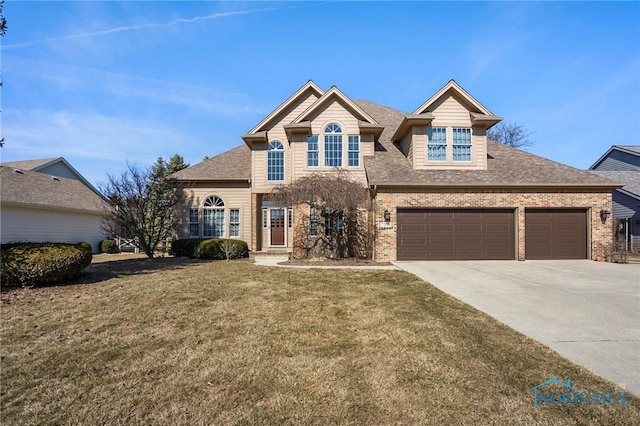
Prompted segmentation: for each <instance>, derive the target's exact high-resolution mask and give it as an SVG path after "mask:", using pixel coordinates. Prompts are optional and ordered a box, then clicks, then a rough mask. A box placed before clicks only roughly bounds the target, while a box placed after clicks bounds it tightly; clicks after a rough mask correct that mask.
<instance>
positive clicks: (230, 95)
mask: <svg viewBox="0 0 640 426" xmlns="http://www.w3.org/2000/svg"><path fill="white" fill-rule="evenodd" d="M11 59H12V60H11V65H12V67H11V69H10V72H11V73H13V74H14V77H13V80H14V84H17V82H19V81H22V80H27V81H30V84H31V85H32V86H33V85H34V84H35V82H38V81H40V82H42V83H43V85H44V86H45V87H47V88H48V90H51V89H55V88H57V89H60V90H61V91H62V92H73V93H76V94H78V93H83V92H85V91H86V92H87V93H89V92H90V93H91V96H92V99H96V96H102V95H104V96H107V97H108V98H109V99H113V100H116V101H117V100H120V101H122V100H124V99H126V100H128V101H135V100H138V101H143V102H147V103H148V104H149V105H163V104H164V105H175V106H177V107H180V108H182V109H188V110H192V111H194V112H199V113H206V114H207V115H209V116H211V117H223V118H225V119H231V120H234V121H236V120H242V121H245V120H246V119H247V117H249V119H250V120H251V119H258V118H259V117H258V116H260V115H264V114H266V113H268V110H269V107H268V106H267V105H266V104H264V103H262V102H260V101H257V100H256V99H254V98H253V97H251V96H249V95H246V94H241V93H235V92H231V91H227V90H220V89H216V88H212V87H206V86H202V85H197V84H188V83H182V82H176V81H170V80H162V79H155V78H148V77H139V76H135V75H130V74H123V73H117V72H113V71H105V70H101V69H96V68H90V67H82V66H76V65H69V64H61V63H57V62H50V61H26V60H23V59H21V58H19V57H12V58H11ZM101 94H102V95H101ZM10 107H11V105H9V104H6V105H5V108H6V109H8V108H10ZM254 115H255V117H254Z"/></svg>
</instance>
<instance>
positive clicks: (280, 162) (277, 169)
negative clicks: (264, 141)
mask: <svg viewBox="0 0 640 426" xmlns="http://www.w3.org/2000/svg"><path fill="white" fill-rule="evenodd" d="M267 180H269V181H281V180H284V146H283V145H282V143H281V142H280V141H272V142H271V143H269V147H268V148H267Z"/></svg>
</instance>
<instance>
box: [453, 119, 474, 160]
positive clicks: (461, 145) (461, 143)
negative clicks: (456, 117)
mask: <svg viewBox="0 0 640 426" xmlns="http://www.w3.org/2000/svg"><path fill="white" fill-rule="evenodd" d="M453 161H471V129H468V128H455V127H454V128H453Z"/></svg>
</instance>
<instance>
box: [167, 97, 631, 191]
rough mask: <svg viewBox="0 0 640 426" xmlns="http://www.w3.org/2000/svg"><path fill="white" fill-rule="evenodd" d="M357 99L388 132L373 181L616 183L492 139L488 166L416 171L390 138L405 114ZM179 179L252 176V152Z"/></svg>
mask: <svg viewBox="0 0 640 426" xmlns="http://www.w3.org/2000/svg"><path fill="white" fill-rule="evenodd" d="M355 103H356V104H357V105H358V106H359V107H360V108H362V109H363V110H365V111H366V112H367V113H368V114H369V115H371V116H372V117H373V118H374V119H375V120H376V121H377V122H378V123H379V124H380V125H382V126H384V130H383V132H382V134H381V136H380V137H379V143H376V148H375V155H374V156H372V157H365V159H364V165H365V169H366V173H367V178H368V179H369V183H370V184H372V185H408V186H416V185H419V186H432V185H435V186H511V187H513V186H522V187H525V186H582V187H610V188H614V187H616V186H619V185H616V182H614V181H611V180H609V179H606V178H605V177H601V176H598V175H595V174H592V173H589V172H587V171H584V170H579V169H575V168H573V167H570V166H567V165H564V164H560V163H557V162H555V161H551V160H548V159H546V158H543V157H539V156H537V155H534V154H531V153H528V152H525V151H522V150H519V149H515V148H510V147H507V146H504V145H500V144H497V143H495V142H491V141H488V142H487V149H488V155H489V156H488V160H487V162H488V168H487V170H413V167H412V164H411V161H410V160H409V159H408V158H407V157H405V155H404V154H403V153H402V152H401V151H400V148H399V146H398V145H397V144H395V143H393V142H392V141H391V137H392V136H393V133H394V132H395V130H396V129H397V128H398V126H399V125H400V123H401V122H402V120H403V118H404V117H405V116H406V115H407V113H405V112H402V111H398V110H396V109H393V108H389V107H386V106H384V105H380V104H377V103H375V102H371V101H368V100H358V101H355ZM170 178H174V179H179V180H220V181H223V180H249V179H251V150H250V148H249V147H247V146H246V145H241V146H238V147H236V148H233V149H232V150H230V151H226V152H224V153H222V154H220V155H217V156H215V157H213V158H209V159H207V160H205V161H203V162H201V163H198V164H196V165H194V166H192V167H189V168H187V169H184V170H181V171H179V172H177V173H174V174H172V175H170Z"/></svg>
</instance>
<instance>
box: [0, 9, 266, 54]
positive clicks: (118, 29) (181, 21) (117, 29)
mask: <svg viewBox="0 0 640 426" xmlns="http://www.w3.org/2000/svg"><path fill="white" fill-rule="evenodd" d="M273 10H278V8H273V7H267V8H262V9H251V10H240V11H234V12H220V13H214V14H211V15H205V16H196V17H194V18H179V19H175V20H173V21H170V22H155V23H153V22H152V23H148V24H139V25H125V26H120V27H115V28H109V29H105V30H99V31H90V32H86V33H80V34H72V35H68V36H63V37H52V38H48V39H44V40H33V41H26V42H23V43H13V44H6V45H3V46H2V49H13V48H18V47H26V46H33V45H37V44H46V43H52V42H58V41H65V40H74V39H79V38H87V37H95V36H103V35H109V34H116V33H121V32H126V31H137V30H144V29H149V28H162V27H172V26H174V25H179V24H192V23H194V22H198V21H207V20H212V19H219V18H226V17H229V16H237V15H250V14H254V13H263V12H270V11H273Z"/></svg>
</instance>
